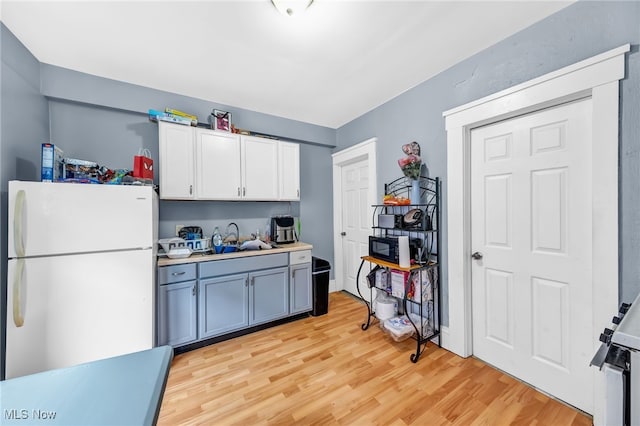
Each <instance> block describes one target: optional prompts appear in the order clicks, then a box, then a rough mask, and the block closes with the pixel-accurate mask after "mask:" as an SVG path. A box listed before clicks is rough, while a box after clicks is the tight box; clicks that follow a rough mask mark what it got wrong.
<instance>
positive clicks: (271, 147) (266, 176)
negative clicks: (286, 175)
mask: <svg viewBox="0 0 640 426" xmlns="http://www.w3.org/2000/svg"><path fill="white" fill-rule="evenodd" d="M241 142H242V180H243V186H242V198H243V199H245V200H277V199H278V141H277V140H273V139H265V138H258V137H254V136H241Z"/></svg>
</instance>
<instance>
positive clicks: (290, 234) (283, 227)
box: [271, 216, 297, 244]
mask: <svg viewBox="0 0 640 426" xmlns="http://www.w3.org/2000/svg"><path fill="white" fill-rule="evenodd" d="M294 222H295V221H294V220H293V216H275V217H272V218H271V240H272V241H273V242H276V243H279V244H288V243H295V242H296V240H297V236H296V231H295V225H294Z"/></svg>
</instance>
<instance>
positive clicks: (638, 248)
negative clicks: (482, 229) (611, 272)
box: [337, 1, 640, 324]
mask: <svg viewBox="0 0 640 426" xmlns="http://www.w3.org/2000/svg"><path fill="white" fill-rule="evenodd" d="M469 36H472V35H469ZM435 42H437V41H435ZM626 43H631V44H632V52H631V54H630V55H628V58H627V62H628V66H627V77H626V78H625V79H624V80H623V81H622V84H621V105H620V106H621V109H620V140H619V141H618V143H619V146H620V205H619V209H620V235H619V237H620V247H619V250H620V287H621V288H620V290H621V293H620V294H621V300H622V301H632V300H633V298H634V297H635V296H636V295H637V294H638V292H640V262H639V261H638V259H640V191H638V182H640V161H639V160H640V54H638V45H639V44H640V2H637V1H633V2H614V1H606V2H592V1H580V2H578V3H575V4H573V5H571V6H569V7H568V8H566V9H563V10H562V11H560V12H558V13H556V14H554V15H552V16H550V17H549V18H547V19H545V20H543V21H541V22H539V23H537V24H535V25H533V26H531V27H529V28H527V29H525V30H523V31H521V32H519V33H517V34H515V35H513V36H511V37H509V38H507V39H505V40H503V41H502V42H500V43H497V44H496V45H494V46H492V47H490V48H488V49H486V50H484V51H482V52H480V53H478V54H476V55H474V56H472V57H470V58H468V59H467V60H465V61H462V62H460V63H458V64H456V65H455V66H453V67H451V68H449V69H448V70H446V71H444V72H442V73H441V74H439V75H437V76H436V77H434V78H432V79H430V80H428V81H425V82H424V83H422V84H420V85H419V86H417V87H415V88H413V89H411V90H409V91H407V92H406V93H404V94H402V95H400V96H398V97H396V98H395V99H393V100H391V101H389V102H387V103H385V104H384V105H382V106H380V107H378V108H376V109H375V110H373V111H371V112H369V113H367V114H365V115H363V116H361V117H360V118H358V119H356V120H354V121H352V122H351V123H348V124H346V125H345V126H343V127H341V128H340V129H338V132H337V149H344V148H346V147H348V146H350V145H353V144H355V143H358V142H361V141H363V140H365V139H367V138H369V137H372V136H376V137H377V138H378V165H377V166H378V185H379V188H383V187H384V186H383V184H384V183H385V182H389V181H391V180H393V179H396V178H398V177H400V176H402V175H401V172H400V170H399V168H398V166H397V163H396V160H397V159H398V158H400V157H402V156H403V153H402V151H401V149H400V147H401V145H402V144H404V143H407V142H410V141H414V140H415V141H417V142H419V143H420V145H421V147H422V153H423V157H424V159H426V162H427V165H428V167H429V171H430V175H431V176H432V177H434V176H440V177H442V178H446V174H447V168H446V163H447V156H446V133H445V127H444V118H443V117H442V113H443V111H446V110H448V109H451V108H453V107H456V106H459V105H463V104H465V103H467V102H470V101H473V100H475V99H479V98H482V97H484V96H487V95H489V94H492V93H495V92H497V91H500V90H502V89H505V88H508V87H511V86H514V85H516V84H518V83H522V82H524V81H528V80H530V79H532V78H535V77H538V76H540V75H543V74H546V73H549V72H551V71H554V70H556V69H559V68H562V67H564V66H567V65H570V64H573V63H575V62H578V61H580V60H583V59H586V58H589V57H591V56H594V55H597V54H599V53H602V52H605V51H607V50H610V49H613V48H616V47H619V46H621V45H623V44H626ZM406 66H411V64H406ZM389 78H393V76H389ZM599 143H615V141H599ZM446 189H447V181H446V179H444V181H443V198H442V199H443V205H444V207H443V215H442V218H443V228H444V229H445V230H446V225H447V198H446ZM381 195H382V194H380V196H381ZM446 248H447V236H446V232H443V249H444V257H443V265H444V268H443V277H442V278H443V295H444V299H445V300H444V303H443V305H444V310H445V312H444V315H443V318H444V321H443V322H444V323H445V324H448V311H447V307H448V304H447V296H448V293H447V276H448V274H447V270H446V264H447V254H446Z"/></svg>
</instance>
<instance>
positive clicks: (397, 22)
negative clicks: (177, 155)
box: [0, 0, 573, 128]
mask: <svg viewBox="0 0 640 426" xmlns="http://www.w3.org/2000/svg"><path fill="white" fill-rule="evenodd" d="M572 1H573V0H570V1H497V2H495V1H494V2H487V1H478V0H476V1H465V2H463V1H416V0H414V1H407V2H402V1H364V0H360V1H345V0H342V1H339V0H315V1H314V3H313V4H312V5H311V7H310V8H309V9H308V10H307V12H306V13H305V14H304V15H302V16H299V17H298V18H294V19H292V18H288V17H286V16H283V15H281V14H279V13H278V12H277V11H276V10H275V8H274V7H273V5H272V4H271V2H270V1H269V0H235V1H220V0H217V1H216V0H208V1H127V2H124V1H121V2H114V1H106V2H105V1H90V0H84V1H72V2H62V1H53V0H49V1H41V2H36V1H29V0H20V1H12V0H2V1H1V3H0V19H2V21H3V22H4V24H5V25H6V26H7V27H8V28H9V29H10V30H11V31H12V32H13V33H14V34H15V35H16V36H17V37H18V39H20V41H22V43H24V44H25V46H26V47H27V48H28V49H29V50H30V51H31V52H32V53H33V54H34V55H35V56H36V58H37V59H38V60H39V61H41V62H44V63H48V64H52V65H57V66H60V67H64V68H70V69H73V70H77V71H81V72H85V73H89V74H94V75H97V76H101V77H107V78H111V79H116V80H121V81H125V82H129V83H133V84H139V85H142V86H147V87H152V88H155V89H160V90H166V91H169V92H174V93H178V94H182V95H187V96H192V97H196V98H200V99H204V100H207V101H211V102H216V103H221V104H226V105H229V106H232V107H237V108H244V109H249V110H254V111H259V112H264V113H268V114H274V115H277V116H281V117H286V118H290V119H294V120H300V121H303V122H307V123H313V124H318V125H322V126H328V127H331V128H337V127H340V126H341V125H343V124H345V123H347V122H349V121H351V120H353V119H354V118H357V117H359V116H360V115H362V114H364V113H366V112H368V111H370V110H372V109H373V108H375V107H377V106H379V105H381V104H383V103H384V102H386V101H388V100H390V99H392V98H394V97H395V96H397V95H399V94H401V93H402V92H405V91H406V90H408V89H410V88H412V87H414V86H416V85H417V84H419V83H421V82H422V81H425V80H427V79H429V78H430V77H433V76H434V75H436V74H438V73H440V72H441V71H443V70H445V69H447V68H449V67H450V66H452V65H453V64H455V63H457V62H459V61H461V60H463V59H465V58H467V57H469V56H471V55H473V54H475V53H477V52H479V51H481V50H482V49H484V48H486V47H489V46H491V45H493V44H494V43H496V42H498V41H500V40H503V39H504V38H506V37H508V36H509V35H510V34H513V33H514V32H517V31H519V30H521V29H523V28H525V27H527V26H529V25H531V24H533V23H534V22H536V21H538V20H540V19H542V18H544V17H546V16H548V15H550V14H552V13H554V12H556V11H558V10H560V9H562V8H563V7H566V6H567V5H569V4H570V3H571V2H572ZM149 107H150V108H152V107H154V105H150V106H149Z"/></svg>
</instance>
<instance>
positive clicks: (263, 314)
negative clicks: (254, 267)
mask: <svg viewBox="0 0 640 426" xmlns="http://www.w3.org/2000/svg"><path fill="white" fill-rule="evenodd" d="M287 272H288V268H286V267H284V268H277V269H267V270H265V271H259V272H251V273H250V274H249V325H256V324H262V323H265V322H269V321H273V320H276V319H280V318H284V317H286V316H287V315H288V314H289V303H288V302H289V280H288V279H287V278H288V276H287Z"/></svg>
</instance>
